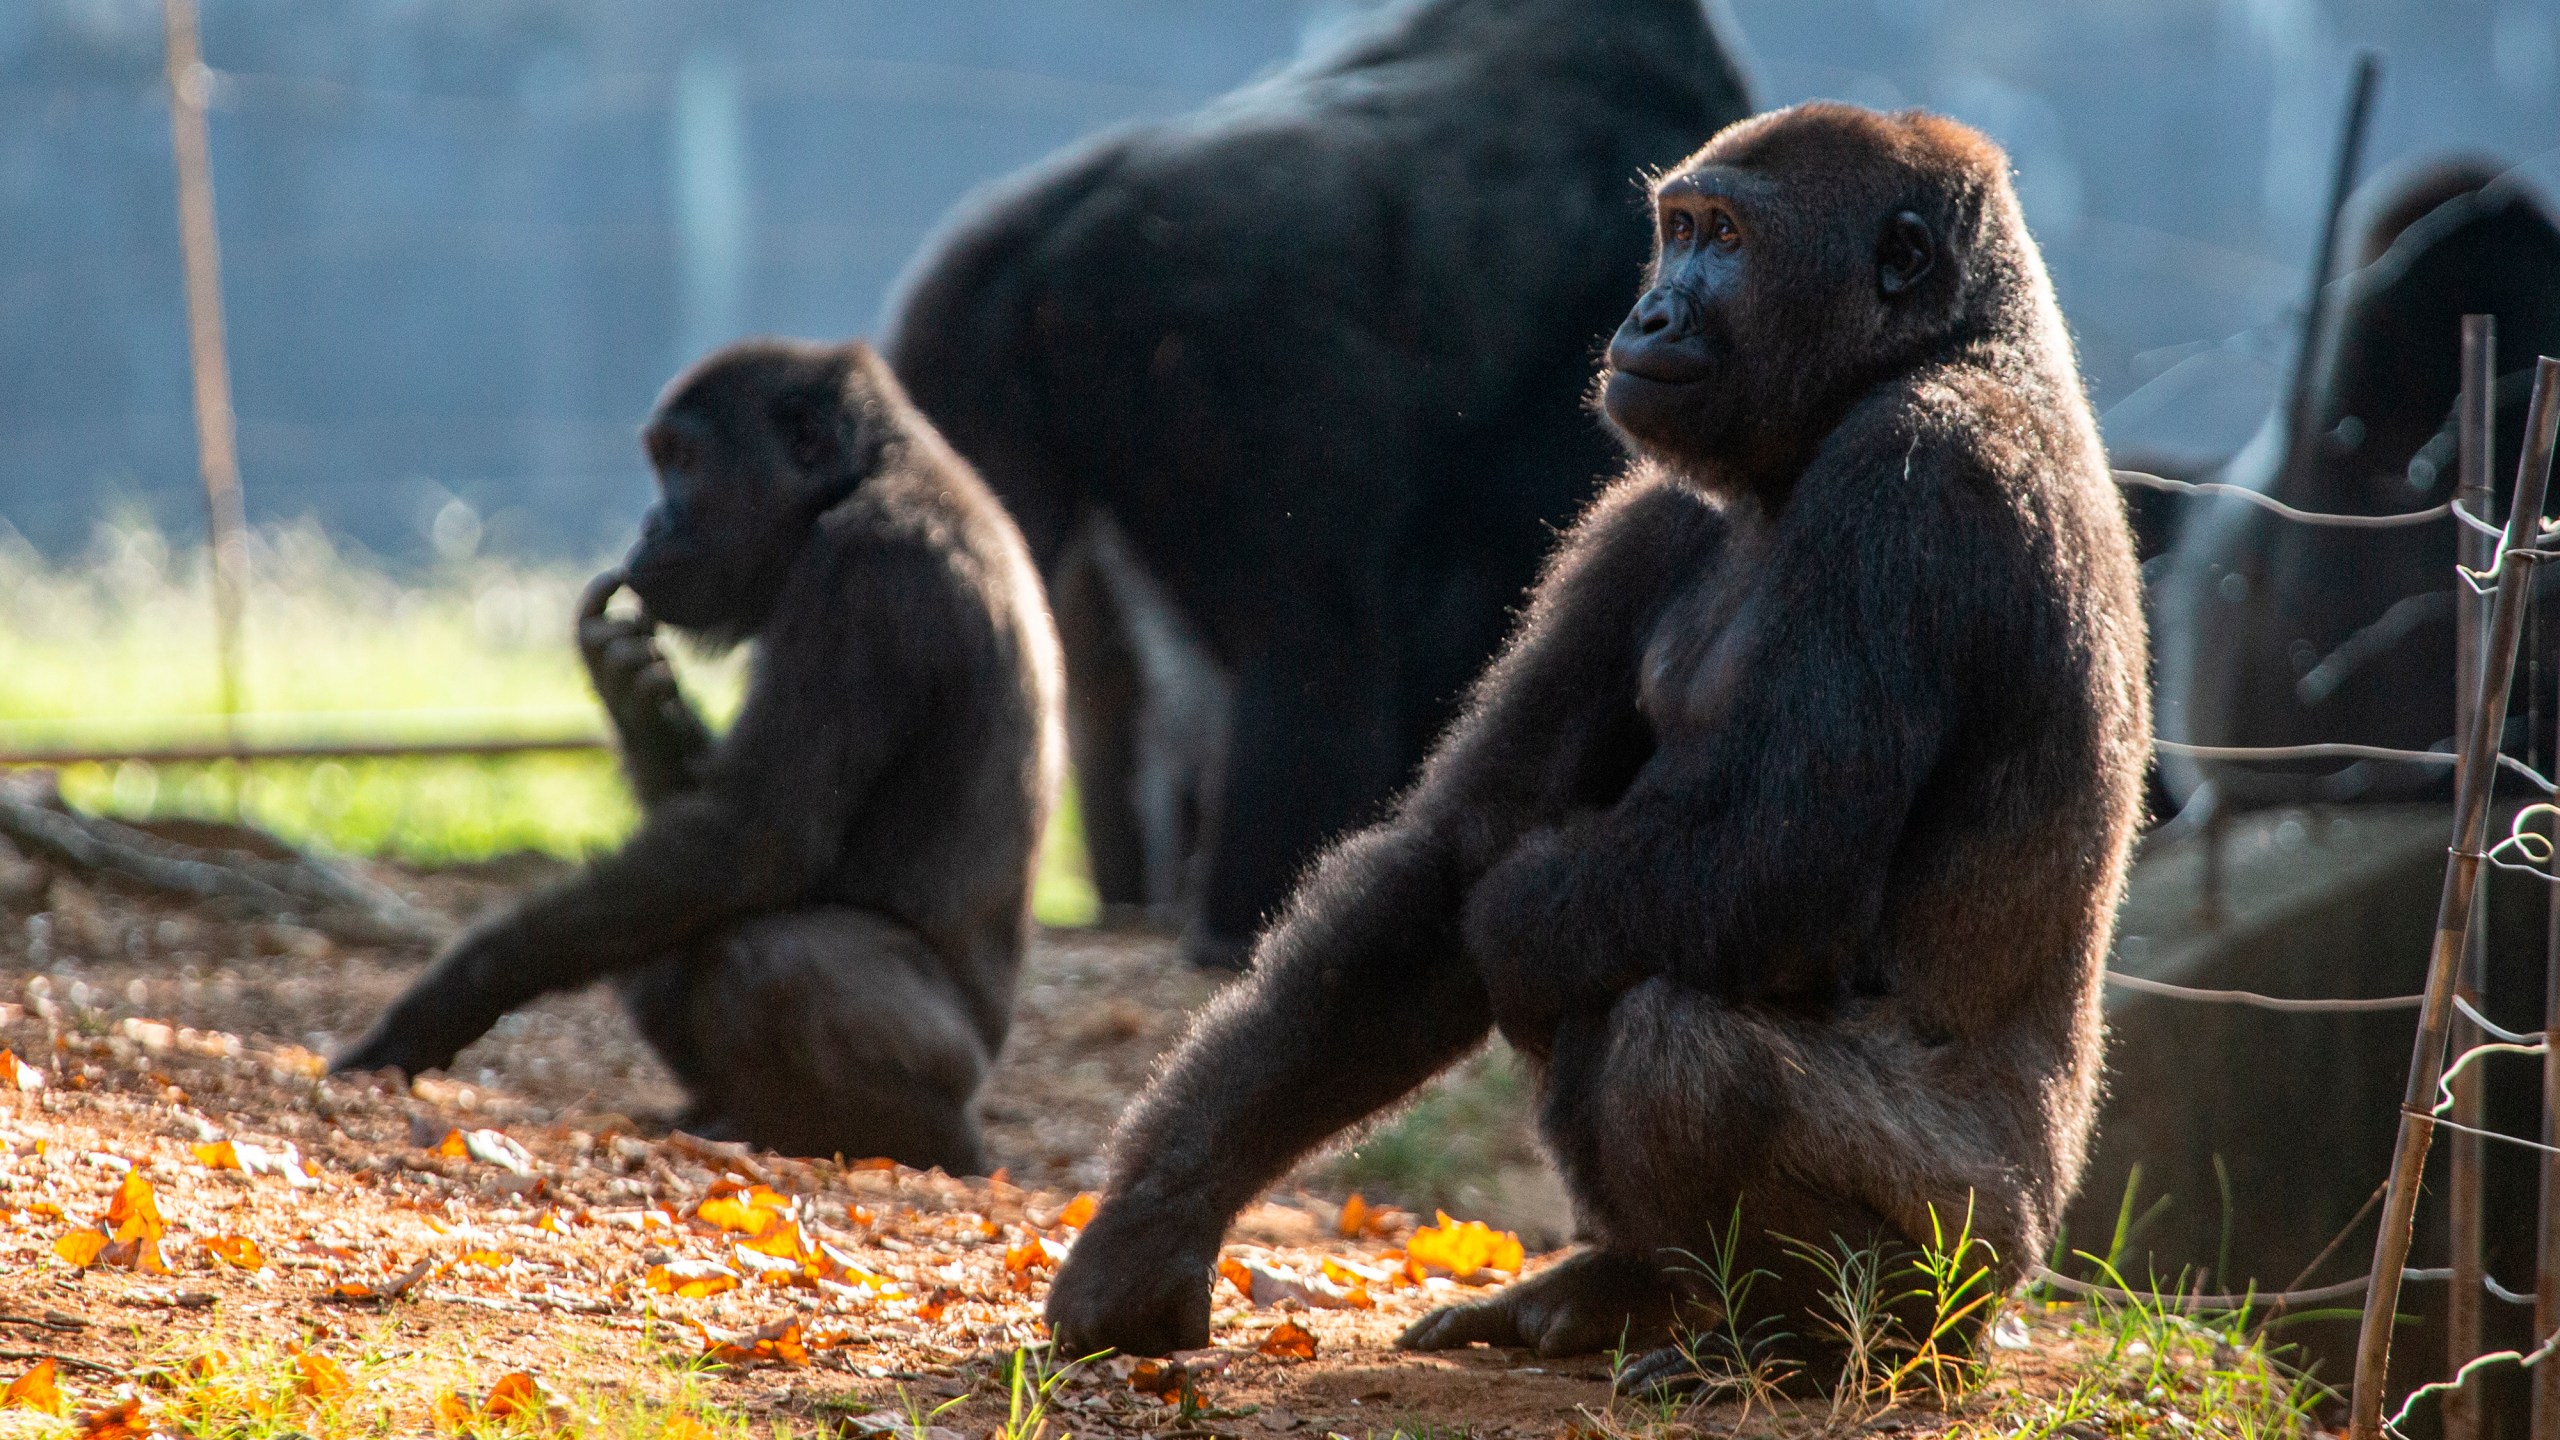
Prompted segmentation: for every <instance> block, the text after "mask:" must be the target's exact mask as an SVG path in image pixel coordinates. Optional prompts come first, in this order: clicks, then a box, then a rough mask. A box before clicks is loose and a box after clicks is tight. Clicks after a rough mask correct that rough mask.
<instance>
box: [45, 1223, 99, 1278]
mask: <svg viewBox="0 0 2560 1440" xmlns="http://www.w3.org/2000/svg"><path fill="white" fill-rule="evenodd" d="M107 1244H108V1241H107V1237H106V1236H104V1235H101V1234H99V1233H98V1232H97V1231H95V1230H74V1231H72V1232H71V1233H70V1234H68V1235H65V1236H63V1237H62V1238H61V1239H59V1240H56V1241H54V1242H53V1253H54V1254H56V1255H59V1256H61V1257H62V1258H63V1259H65V1260H68V1261H70V1262H71V1263H72V1264H73V1265H75V1266H78V1267H79V1268H80V1269H83V1270H86V1269H88V1268H89V1267H90V1266H92V1265H95V1264H97V1263H98V1257H99V1256H100V1255H103V1254H105V1253H106V1250H107Z"/></svg>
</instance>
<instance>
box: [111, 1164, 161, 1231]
mask: <svg viewBox="0 0 2560 1440" xmlns="http://www.w3.org/2000/svg"><path fill="white" fill-rule="evenodd" d="M107 1226H108V1228H109V1229H111V1230H112V1231H113V1232H114V1234H115V1237H116V1238H117V1239H118V1240H157V1239H159V1238H160V1236H161V1235H162V1233H163V1232H164V1231H165V1230H166V1229H167V1227H166V1226H164V1225H162V1224H161V1223H160V1201H159V1197H157V1196H155V1195H154V1194H152V1192H151V1182H150V1181H148V1180H145V1179H143V1178H142V1172H141V1171H139V1170H127V1171H126V1172H124V1180H123V1182H122V1183H121V1184H119V1185H117V1186H116V1198H115V1199H114V1200H112V1201H110V1202H109V1203H108V1205H107Z"/></svg>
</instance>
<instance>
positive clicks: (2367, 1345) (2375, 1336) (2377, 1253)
mask: <svg viewBox="0 0 2560 1440" xmlns="http://www.w3.org/2000/svg"><path fill="white" fill-rule="evenodd" d="M2555 438H2560V360H2554V359H2552V358H2551V357H2549V356H2547V355H2546V356H2544V357H2542V359H2541V360H2540V362H2539V363H2538V364H2537V366H2536V368H2535V373H2534V386H2533V406H2532V408H2531V409H2530V410H2529V411H2527V412H2526V420H2525V451H2524V456H2523V458H2522V462H2521V464H2520V466H2519V468H2518V470H2517V472H2516V489H2515V503H2514V507H2513V508H2512V509H2511V510H2510V511H2509V512H2508V514H2507V530H2506V544H2505V553H2504V555H2503V557H2502V558H2501V559H2500V561H2499V563H2498V589H2497V596H2496V599H2495V602H2494V603H2493V604H2492V606H2491V608H2490V612H2489V614H2490V624H2489V643H2488V646H2487V652H2486V654H2485V656H2484V657H2483V658H2484V660H2485V662H2486V663H2485V664H2484V665H2483V666H2482V671H2483V674H2482V681H2481V686H2480V704H2479V706H2478V707H2477V709H2476V711H2475V713H2474V714H2473V716H2472V725H2471V730H2470V733H2469V734H2467V735H2466V736H2464V737H2463V749H2462V751H2461V754H2462V756H2463V763H2462V768H2461V772H2460V773H2461V776H2462V782H2461V787H2460V789H2459V791H2458V792H2457V793H2456V795H2455V797H2454V822H2453V846H2452V854H2451V855H2450V856H2448V857H2447V859H2446V862H2445V869H2444V893H2443V895H2442V896H2441V898H2440V899H2439V900H2438V902H2437V906H2436V933H2435V943H2434V946H2433V948H2432V949H2431V950H2430V952H2429V954H2428V957H2427V990H2426V1003H2425V1005H2424V1006H2422V1007H2421V1008H2420V1009H2419V1011H2418V1039H2417V1045H2416V1048H2415V1050H2414V1051H2413V1052H2412V1054H2411V1055H2410V1057H2409V1084H2408V1088H2407V1089H2406V1090H2405V1091H2404V1092H2403V1093H2402V1095H2401V1100H2400V1135H2399V1140H2398V1143H2397V1144H2396V1145H2395V1146H2394V1147H2393V1150H2392V1155H2391V1181H2390V1188H2389V1189H2388V1191H2387V1192H2386V1193H2385V1195H2384V1197H2383V1203H2382V1230H2381V1233H2380V1234H2378V1235H2376V1236H2375V1237H2374V1242H2373V1268H2372V1270H2371V1271H2370V1272H2369V1274H2370V1276H2371V1278H2370V1279H2369V1280H2368V1281H2367V1282H2366V1285H2365V1294H2364V1325H2363V1328H2362V1329H2361V1330H2360V1331H2359V1332H2358V1333H2357V1336H2356V1373H2355V1392H2354V1398H2353V1403H2352V1405H2351V1406H2350V1409H2349V1412H2348V1434H2349V1435H2350V1436H2351V1437H2352V1440H2382V1396H2383V1390H2384V1388H2385V1386H2386V1384H2387V1383H2388V1381H2389V1378H2390V1369H2391V1321H2392V1316H2393V1314H2394V1313H2395V1312H2396V1311H2397V1310H2398V1308H2399V1304H2400V1267H2401V1266H2402V1265H2404V1264H2406V1263H2407V1262H2408V1259H2409V1227H2410V1224H2411V1222H2412V1221H2413V1220H2415V1219H2416V1217H2417V1210H2418V1182H2419V1179H2420V1177H2421V1175H2422V1173H2423V1172H2424V1171H2425V1169H2426V1164H2427V1149H2428V1146H2429V1145H2430V1144H2431V1143H2432V1142H2433V1141H2434V1139H2435V1128H2436V1122H2435V1115H2434V1113H2433V1112H2434V1106H2435V1099H2436V1085H2437V1082H2438V1081H2440V1080H2442V1079H2443V1078H2444V1047H2445V1038H2446V1036H2447V1034H2448V1033H2449V1032H2450V1030H2451V1028H2452V1027H2451V1025H2450V1023H2449V1022H2450V1021H2451V1019H2452V1017H2453V982H2454V976H2455V974H2456V972H2457V971H2458V970H2459V969H2460V968H2461V964H2462V951H2463V946H2464V945H2465V944H2466V943H2468V941H2469V938H2470V930H2471V904H2472V896H2473V895H2474V893H2475V892H2476V891H2477V890H2478V888H2479V884H2480V864H2481V859H2482V856H2483V852H2484V849H2485V847H2486V845H2487V843H2488V838H2489V836H2488V832H2489V784H2490V780H2491V777H2493V776H2494V775H2495V774H2496V773H2497V763H2498V742H2499V738H2500V736H2501V734H2502V732H2504V731H2505V729H2506V724H2507V697H2508V692H2509V691H2510V690H2512V689H2513V688H2514V683H2515V672H2516V636H2517V634H2518V632H2520V631H2521V630H2522V629H2523V628H2524V601H2525V595H2526V592H2527V591H2528V590H2529V589H2530V588H2531V587H2532V585H2533V564H2532V562H2531V561H2530V560H2529V559H2527V558H2526V557H2525V555H2524V554H2523V553H2522V552H2523V551H2526V550H2529V549H2532V548H2533V547H2534V545H2535V542H2536V541H2538V540H2539V539H2540V538H2541V533H2540V532H2541V522H2542V497H2543V492H2544V488H2545V487H2546V486H2547V485H2548V484H2549V483H2550V479H2551V449H2552V442H2553V440H2554V439H2555Z"/></svg>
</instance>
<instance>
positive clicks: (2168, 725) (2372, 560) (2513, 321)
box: [2155, 161, 2560, 805]
mask: <svg viewBox="0 0 2560 1440" xmlns="http://www.w3.org/2000/svg"><path fill="white" fill-rule="evenodd" d="M2378 190H2379V193H2378V195H2376V196H2375V198H2373V199H2372V200H2370V201H2369V202H2367V213H2368V214H2369V216H2370V217H2371V218H2370V219H2369V220H2368V221H2367V222H2366V225H2365V234H2364V235H2363V237H2362V238H2361V240H2360V243H2359V250H2360V256H2361V259H2362V261H2363V263H2362V264H2361V265H2360V266H2359V268H2358V269H2356V270H2355V271H2354V272H2353V273H2351V274H2350V275H2349V276H2348V277H2347V278H2346V279H2344V280H2342V281H2340V282H2339V285H2340V286H2341V288H2342V290H2343V295H2342V297H2341V300H2340V306H2339V318H2338V322H2337V323H2336V325H2335V326H2333V327H2332V328H2333V331H2334V333H2335V337H2336V338H2335V340H2334V342H2333V343H2332V344H2331V345H2330V347H2329V348H2328V350H2327V352H2326V353H2325V354H2322V355H2319V356H2315V357H2313V358H2312V360H2311V362H2310V363H2312V364H2313V365H2314V366H2315V370H2314V374H2313V394H2314V397H2315V410H2314V415H2313V417H2312V420H2311V423H2310V426H2309V433H2308V435H2307V437H2306V438H2305V439H2304V440H2303V441H2302V442H2301V443H2304V444H2307V445H2309V446H2310V447H2311V453H2309V454H2308V455H2303V456H2299V457H2296V456H2293V455H2290V454H2289V453H2288V452H2289V449H2290V444H2291V442H2290V441H2289V439H2288V436H2287V434H2286V424H2285V417H2284V416H2283V415H2282V414H2276V415H2272V416H2270V417H2269V419H2268V421H2267V424H2266V426H2265V428H2264V429H2262V430H2261V431H2260V432H2259V434H2258V437H2257V438H2256V439H2255V440H2253V441H2252V442H2251V443H2250V444H2249V446H2248V447H2247V448H2246V449H2244V450H2242V451H2241V452H2240V453H2239V454H2238V455H2236V456H2234V457H2233V458H2232V459H2231V461H2230V462H2229V463H2228V464H2227V465H2225V466H2224V467H2222V469H2221V471H2220V473H2215V474H2208V475H2204V476H2201V477H2199V478H2203V479H2209V480H2220V481H2224V482H2226V483H2229V484H2235V485H2242V486H2246V487H2248V488H2250V489H2253V490H2258V491H2261V492H2263V493H2266V494H2270V495H2272V496H2274V497H2275V498H2276V499H2278V500H2282V501H2284V502H2285V503H2287V504H2289V505H2293V506H2296V507H2298V508H2301V509H2305V510H2312V511H2325V512H2341V513H2349V514H2364V515H2373V514H2390V513H2394V512H2399V511H2408V510H2422V509H2425V508H2427V507H2429V506H2434V505H2440V504H2442V503H2444V502H2445V501H2446V500H2448V499H2450V498H2452V495H2453V488H2454V484H2455V480H2456V475H2455V473H2454V472H2455V469H2456V466H2455V464H2454V456H2455V436H2454V429H2453V405H2454V398H2455V394H2456V392H2457V391H2458V390H2459V389H2460V383H2461V374H2460V344H2461V325H2462V317H2463V316H2464V315H2466V314H2488V315H2494V316H2496V317H2497V324H2498V351H2499V361H2498V363H2499V365H2500V366H2501V367H2502V368H2503V369H2504V371H2505V372H2506V373H2505V374H2504V375H2502V376H2501V377H2500V379H2499V381H2498V398H2499V401H2500V403H2499V416H2500V424H2499V426H2498V429H2497V433H2496V455H2497V457H2502V458H2493V459H2492V462H2491V464H2490V467H2489V473H2490V475H2491V477H2492V479H2493V480H2494V481H2495V482H2496V483H2497V484H2498V486H2499V489H2500V493H2501V495H2502V496H2503V494H2504V492H2505V491H2506V490H2508V489H2511V488H2512V487H2513V482H2514V476H2513V471H2514V468H2515V457H2516V455H2517V454H2518V453H2519V452H2520V450H2521V448H2522V444H2523V426H2524V408H2525V407H2524V384H2525V381H2526V379H2527V378H2528V377H2529V376H2530V375H2531V373H2532V366H2533V357H2534V356H2535V355H2537V354H2554V353H2560V226H2555V224H2554V222H2553V218H2552V215H2551V213H2550V211H2549V210H2548V209H2546V208H2545V206H2544V205H2543V203H2542V202H2541V200H2540V199H2539V197H2537V196H2536V195H2534V194H2533V193H2532V192H2531V190H2530V189H2529V188H2528V187H2526V186H2525V185H2524V184H2522V183H2521V182H2520V181H2517V180H2515V179H2512V178H2502V177H2501V176H2500V175H2499V174H2498V172H2497V171H2496V170H2495V169H2494V168H2492V167H2489V166H2485V165H2483V164H2481V163H2479V162H2476V161H2460V162H2455V163H2450V164H2439V165H2434V166H2429V167H2425V168H2423V169H2420V170H2418V171H2416V172H2415V173H2413V174H2410V175H2407V176H2405V177H2402V178H2400V179H2397V180H2393V181H2388V182H2384V183H2383V184H2382V185H2380V186H2379V187H2378ZM2499 504H2500V512H2499V513H2501V514H2503V513H2504V504H2505V502H2504V500H2503V498H2502V499H2501V500H2500V502H2499ZM2181 508H2182V510H2183V512H2184V514H2183V518H2182V520H2181V522H2180V524H2179V528H2178V535H2177V539H2176V541H2175V543H2174V545H2173V547H2172V549H2171V551H2170V554H2169V558H2168V559H2167V560H2166V561H2165V562H2164V563H2165V564H2166V566H2167V567H2168V568H2167V572H2166V573H2165V574H2164V575H2163V576H2162V577H2161V579H2160V582H2159V585H2158V587H2157V590H2156V593H2155V601H2156V604H2155V611H2156V614H2157V616H2158V619H2159V627H2160V670H2159V677H2158V678H2159V687H2160V693H2159V707H2160V708H2159V723H2160V731H2161V735H2162V737H2163V738H2165V739H2170V740H2179V741H2185V742H2188V743H2191V744H2205V745H2298V744H2309V743H2316V742H2321V741H2347V742H2356V743H2362V744H2367V745H2385V746H2392V747H2395V748H2401V749H2416V750H2424V749H2427V748H2429V747H2430V746H2433V745H2436V744H2437V743H2439V742H2441V741H2443V740H2444V739H2445V738H2446V737H2448V736H2451V735H2452V734H2453V650H2454V611H2455V604H2454V601H2455V593H2454V585H2455V583H2456V582H2455V578H2454V575H2453V573H2452V565H2453V560H2454V528H2453V527H2454V522H2453V521H2451V520H2445V521H2439V522H2437V523H2434V524H2430V525H2422V526H2415V527H2410V528H2405V529H2387V530H2374V529H2361V530H2345V529H2330V528H2321V527H2317V526H2308V525H2300V524H2296V523H2294V522H2292V521H2289V520H2286V519H2283V518H2281V517H2279V516H2275V515H2271V514H2268V513H2267V512H2265V511H2264V510H2261V509H2259V508H2258V507H2256V506H2254V505H2249V504H2247V503H2245V502H2243V501H2240V500H2237V499H2229V498H2224V499H2213V500H2191V501H2187V502H2185V503H2184V505H2183V506H2182V507H2181ZM2553 578H2554V577H2542V578H2541V581H2540V583H2543V584H2550V583H2552V580H2553ZM2519 683H2523V682H2522V681H2519ZM2524 709H2525V707H2524V706H2523V705H2521V704H2519V705H2518V706H2517V713H2518V714H2519V715H2521V714H2523V713H2524ZM2309 769H2310V770H2312V771H2315V772H2328V773H2325V774H2317V773H2314V774H2306V773H2303V772H2302V767H2284V766H2271V765H2265V764H2250V765H2246V766H2242V765H2235V764H2226V763H2215V762H2199V761H2196V760H2193V759H2187V758H2182V757H2180V756H2178V755H2176V754H2174V753H2170V754H2164V755H2163V756H2162V757H2161V773H2162V776H2163V778H2164V779H2165V780H2166V781H2167V784H2168V789H2169V791H2170V794H2171V795H2172V797H2173V798H2174V799H2175V800H2176V801H2177V802H2178V803H2181V804H2183V803H2185V802H2187V801H2188V800H2190V799H2192V798H2193V797H2194V796H2195V794H2196V791H2197V789H2198V787H2199V786H2201V785H2202V784H2203V783H2204V782H2205V781H2206V780H2208V779H2210V780H2212V781H2213V782H2214V787H2215V790H2216V792H2217V793H2218V795H2219V798H2220V799H2222V800H2224V801H2229V802H2233V803H2237V804H2242V805H2247V804H2266V803H2275V802H2279V801H2286V800H2301V799H2326V800H2353V799H2377V798H2395V797H2396V798H2401V799H2407V798H2413V797H2415V796H2419V795H2423V794H2427V793H2442V792H2443V790H2444V787H2445V785H2446V777H2447V776H2448V775H2449V774H2450V771H2447V770H2436V769H2432V768H2421V767H2411V766H2375V765H2373V764H2370V763H2359V764H2356V765H2352V766H2349V767H2346V768H2345V769H2343V770H2341V769H2339V768H2338V767H2337V766H2336V765H2335V764H2334V762H2332V763H2330V764H2326V765H2320V764H2313V765H2311V766H2309Z"/></svg>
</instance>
